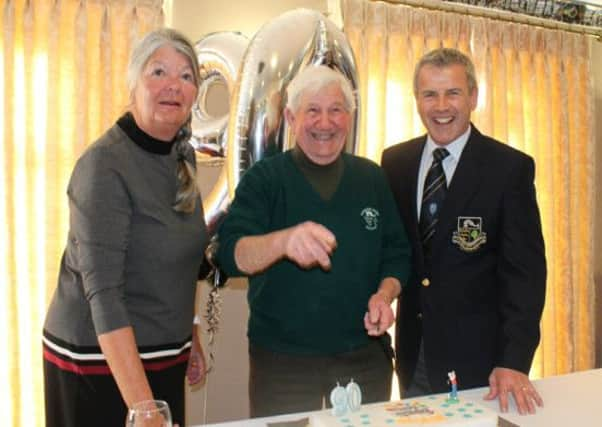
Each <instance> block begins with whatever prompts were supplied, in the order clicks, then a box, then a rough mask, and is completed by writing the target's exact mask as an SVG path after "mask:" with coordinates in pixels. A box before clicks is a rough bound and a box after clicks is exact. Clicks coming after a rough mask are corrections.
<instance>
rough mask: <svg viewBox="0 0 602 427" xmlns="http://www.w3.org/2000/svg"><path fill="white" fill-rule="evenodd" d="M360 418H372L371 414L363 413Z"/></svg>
mask: <svg viewBox="0 0 602 427" xmlns="http://www.w3.org/2000/svg"><path fill="white" fill-rule="evenodd" d="M360 418H370V415H368V414H361V415H360Z"/></svg>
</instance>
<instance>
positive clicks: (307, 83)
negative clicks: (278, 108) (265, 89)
mask: <svg viewBox="0 0 602 427" xmlns="http://www.w3.org/2000/svg"><path fill="white" fill-rule="evenodd" d="M331 84H336V85H337V86H338V87H339V88H340V89H341V92H343V97H344V98H345V108H346V109H347V111H349V112H351V111H353V110H355V98H354V96H353V89H352V88H351V83H349V80H347V78H346V77H345V76H344V75H343V74H341V73H340V72H338V71H336V70H334V69H332V68H329V67H327V66H325V65H309V66H307V67H305V68H304V69H303V70H301V71H300V72H299V73H298V74H297V75H296V76H295V77H294V78H293V80H291V82H290V83H289V85H288V87H287V88H286V93H287V102H286V107H287V108H288V109H289V110H291V111H292V112H294V113H296V112H297V110H298V109H299V107H300V103H301V98H302V95H305V94H309V95H313V94H316V93H318V92H319V91H320V90H322V89H324V88H326V87H327V86H330V85H331Z"/></svg>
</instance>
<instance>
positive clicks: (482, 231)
mask: <svg viewBox="0 0 602 427" xmlns="http://www.w3.org/2000/svg"><path fill="white" fill-rule="evenodd" d="M425 142H426V136H422V137H420V138H416V139H413V140H411V141H407V142H404V143H401V144H397V145H395V146H393V147H390V148H388V149H386V150H385V151H384V152H383V155H382V161H381V164H382V166H383V168H384V170H385V172H386V175H387V178H388V180H389V183H390V185H391V190H392V192H393V195H394V197H395V200H396V202H397V205H398V208H399V212H400V214H401V216H402V219H403V221H404V224H405V226H406V231H407V234H408V238H409V240H410V242H411V245H412V273H411V277H410V280H409V282H408V284H407V286H406V287H405V288H404V289H403V292H402V295H401V299H400V301H399V305H398V316H397V325H396V327H397V329H396V332H397V334H396V343H395V344H396V351H397V370H398V373H399V375H400V380H401V384H402V386H403V387H404V388H407V387H408V386H409V384H410V383H411V380H412V378H413V375H414V370H415V367H416V361H417V357H418V349H419V345H420V341H421V339H422V340H423V342H424V351H425V362H426V367H427V372H428V378H429V382H430V385H431V387H432V389H433V391H434V392H444V391H447V390H449V387H448V386H447V372H448V371H451V370H455V371H456V374H457V378H458V384H459V386H460V387H461V388H470V387H478V386H486V385H487V384H488V376H489V374H490V373H491V370H492V369H493V368H494V367H496V366H501V367H507V368H512V369H516V370H519V371H521V372H524V373H528V372H529V369H530V367H531V362H532V359H533V354H534V352H535V349H536V348H537V345H538V343H539V338H540V331H539V322H540V319H541V313H542V310H543V305H544V299H545V283H546V261H545V249H544V241H543V236H542V231H541V221H540V216H539V209H538V207H537V200H536V197H535V186H534V174H535V164H534V161H533V159H532V158H531V157H529V156H527V155H526V154H524V153H522V152H520V151H518V150H515V149H513V148H511V147H510V146H508V145H505V144H502V143H500V142H498V141H496V140H494V139H492V138H489V137H487V136H485V135H482V134H481V133H480V132H479V131H478V130H477V129H476V128H475V127H474V126H472V130H471V133H470V137H469V139H468V142H467V143H466V146H465V148H464V150H463V152H462V155H461V157H460V160H459V162H458V165H457V168H456V170H455V173H454V175H453V178H452V180H451V182H450V185H449V188H448V193H447V196H446V199H445V202H444V204H443V207H442V208H441V213H440V215H439V222H438V224H437V228H436V231H435V235H434V237H433V240H432V245H431V247H432V249H431V259H430V260H425V258H424V256H423V253H422V245H421V243H420V238H419V231H418V220H419V218H418V217H417V207H416V188H417V180H418V169H419V166H420V159H421V156H422V150H423V148H424V144H425Z"/></svg>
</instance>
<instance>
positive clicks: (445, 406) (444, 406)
mask: <svg viewBox="0 0 602 427" xmlns="http://www.w3.org/2000/svg"><path fill="white" fill-rule="evenodd" d="M441 406H442V407H443V408H449V403H444V404H442V405H441Z"/></svg>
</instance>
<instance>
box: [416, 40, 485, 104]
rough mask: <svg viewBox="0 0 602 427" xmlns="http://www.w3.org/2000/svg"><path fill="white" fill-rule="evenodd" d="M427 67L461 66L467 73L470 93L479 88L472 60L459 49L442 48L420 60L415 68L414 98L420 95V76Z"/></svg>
mask: <svg viewBox="0 0 602 427" xmlns="http://www.w3.org/2000/svg"><path fill="white" fill-rule="evenodd" d="M425 65H432V66H433V67H437V68H445V67H449V66H451V65H461V66H463V67H464V70H465V71H466V79H467V81H468V90H469V92H470V93H472V92H473V90H475V89H476V88H477V78H476V73H475V70H474V64H473V63H472V61H471V60H470V58H469V57H468V56H466V55H464V54H463V53H462V52H460V51H459V50H457V49H451V48H447V47H442V48H439V49H435V50H432V51H430V52H428V53H427V54H426V55H424V56H423V57H422V58H420V61H418V64H416V68H414V96H416V95H417V94H418V74H419V73H420V70H421V69H422V68H423V67H424V66H425Z"/></svg>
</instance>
